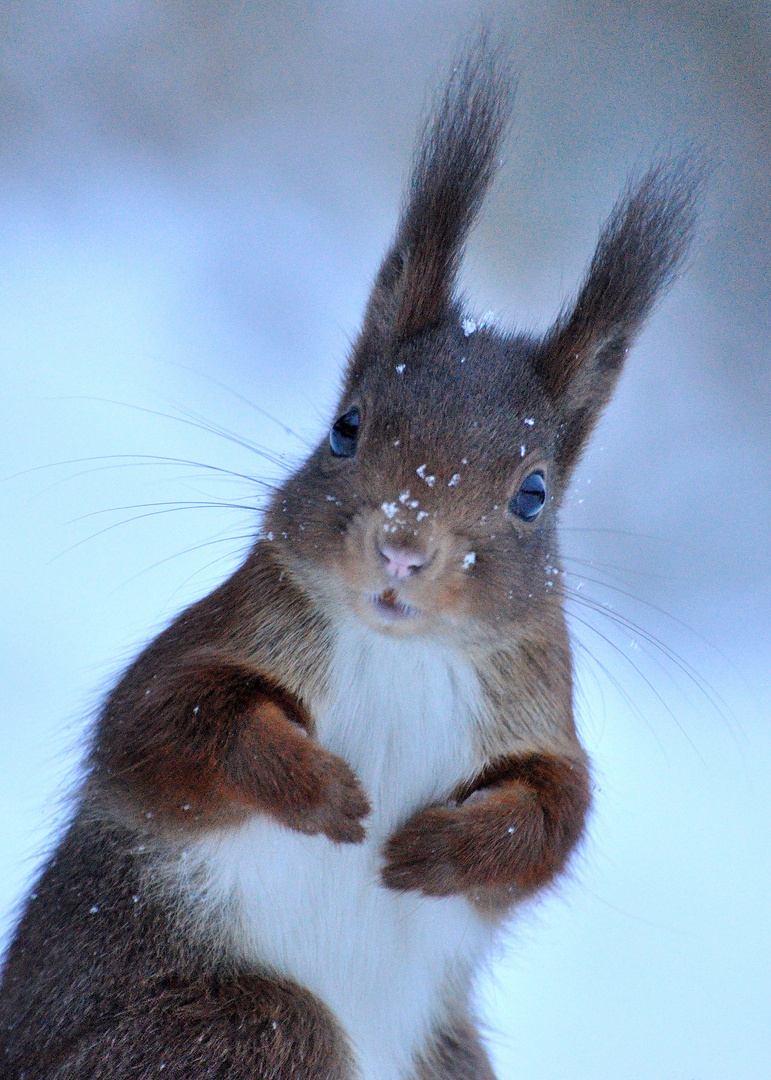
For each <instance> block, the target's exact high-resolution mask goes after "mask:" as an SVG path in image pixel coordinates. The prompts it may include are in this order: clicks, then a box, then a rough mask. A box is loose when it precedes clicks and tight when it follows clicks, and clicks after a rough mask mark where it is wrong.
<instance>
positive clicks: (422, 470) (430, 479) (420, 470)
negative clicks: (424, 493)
mask: <svg viewBox="0 0 771 1080" xmlns="http://www.w3.org/2000/svg"><path fill="white" fill-rule="evenodd" d="M427 468H428V465H425V464H424V465H419V466H418V467H417V469H416V470H415V472H416V473H417V474H418V476H419V477H420V479H421V480H424V481H425V482H426V483H427V484H428V486H429V487H433V486H434V484H435V483H436V477H435V476H426V469H427Z"/></svg>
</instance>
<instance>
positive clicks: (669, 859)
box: [0, 0, 771, 1080]
mask: <svg viewBox="0 0 771 1080" xmlns="http://www.w3.org/2000/svg"><path fill="white" fill-rule="evenodd" d="M480 10H482V11H485V12H487V13H493V14H495V15H496V16H497V18H498V19H499V24H501V25H503V26H505V27H508V29H509V30H510V31H511V33H512V37H513V40H514V41H515V43H516V53H517V57H518V66H519V68H520V70H521V82H520V96H519V105H518V111H517V116H516V121H515V127H514V135H513V138H512V140H511V142H510V143H509V146H508V148H507V160H506V162H505V164H504V168H503V171H502V174H501V178H500V180H499V182H498V184H497V186H496V188H495V191H494V193H493V196H492V198H491V200H490V202H489V205H488V207H487V211H486V214H485V216H484V219H483V221H482V222H481V224H480V227H479V229H478V230H477V232H476V233H475V236H474V239H473V242H472V244H471V250H470V258H469V260H468V263H467V267H466V271H465V276H464V285H465V287H466V289H467V291H468V293H469V295H470V297H471V299H472V303H473V304H474V305H475V306H476V308H477V310H480V311H482V310H485V309H487V308H493V309H496V310H498V311H500V312H501V313H502V314H503V316H504V319H506V320H508V321H510V322H512V321H515V320H516V321H518V322H519V324H520V325H523V324H524V325H525V326H529V327H544V326H546V325H547V323H548V321H549V319H551V318H552V317H553V316H554V314H555V313H556V311H557V309H558V308H559V306H560V304H561V303H562V301H563V300H564V299H565V298H566V296H567V295H568V294H569V293H570V290H571V289H572V288H573V287H574V286H575V283H576V281H577V278H578V276H579V275H580V272H581V269H582V267H583V266H584V265H585V263H586V261H587V259H588V258H589V256H590V254H591V251H592V245H593V243H594V240H595V238H596V233H597V228H598V225H599V222H600V221H601V219H602V217H603V216H604V215H605V214H607V212H608V211H609V209H610V207H611V205H612V203H613V200H614V198H615V196H616V194H617V192H618V191H619V189H620V188H621V187H622V186H623V183H624V178H625V177H626V175H627V173H628V172H629V170H630V169H632V168H634V167H635V166H637V165H639V164H641V163H644V162H645V161H646V160H648V159H649V157H650V156H651V155H653V154H654V153H656V152H657V151H658V150H660V149H661V148H666V147H667V146H670V145H680V144H681V143H682V142H683V141H685V140H688V139H690V138H696V139H698V140H701V141H702V142H705V143H706V144H707V145H708V146H709V148H710V152H711V154H712V156H713V158H715V159H716V161H717V163H718V170H717V172H716V174H715V178H714V180H713V185H712V189H711V192H710V195H709V199H708V203H707V206H706V208H705V214H704V218H703V223H702V228H701V234H700V240H699V243H698V246H697V249H696V251H695V254H694V258H693V263H692V267H691V269H690V272H689V274H688V276H687V277H686V278H685V279H684V280H683V281H682V283H680V284H679V285H678V286H677V288H676V289H675V291H674V292H673V293H672V294H671V296H670V297H669V298H668V299H667V300H666V302H665V303H664V305H662V307H661V308H660V309H659V311H658V312H657V314H656V316H655V317H654V319H652V320H651V322H650V324H649V327H648V329H647V331H646V333H645V335H644V336H643V338H642V339H641V340H640V342H639V345H638V347H637V348H636V350H635V351H634V353H633V354H632V357H631V359H630V365H629V369H628V372H627V374H626V375H625V377H624V380H623V383H622V385H621V387H620V390H619V393H618V395H617V397H616V399H615V401H614V403H613V405H612V406H611V408H610V409H609V411H608V413H607V415H606V417H605V419H604V421H603V423H602V425H601V428H600V430H599V431H598V432H597V436H596V438H595V440H594V442H593V445H592V447H591V449H590V452H589V453H588V454H587V457H586V459H585V462H584V464H583V466H582V468H581V472H580V476H579V477H578V479H577V483H576V485H575V488H574V494H573V497H572V499H571V502H570V505H569V507H568V508H567V513H566V519H565V525H566V531H565V547H566V551H567V552H568V554H569V555H570V556H571V557H572V558H575V559H581V560H586V562H582V563H578V562H571V563H569V564H568V566H569V567H570V568H571V569H573V570H576V571H580V573H579V575H578V576H577V577H576V578H574V579H573V585H574V586H577V585H578V584H579V583H580V582H581V581H582V580H583V585H582V589H581V591H582V592H583V594H584V595H586V596H588V597H590V598H591V599H592V601H594V602H597V603H599V604H600V605H603V604H609V605H611V609H610V610H609V612H608V614H607V615H606V616H605V617H601V616H595V615H591V614H587V611H586V609H585V608H583V607H576V608H575V614H576V616H577V620H584V619H588V620H589V621H591V623H592V625H593V626H594V627H595V629H590V628H588V627H586V626H585V625H583V623H581V622H579V621H576V622H575V628H576V631H577V637H578V639H579V641H580V643H581V645H580V646H579V667H580V672H581V691H580V694H579V702H578V704H579V708H580V714H581V724H582V730H583V734H584V739H585V741H586V744H587V746H588V748H589V750H590V752H591V754H592V756H593V759H594V761H595V768H596V780H597V793H596V811H595V815H594V820H593V822H592V826H591V832H590V838H589V841H588V843H587V845H586V848H585V850H584V852H583V854H582V856H581V857H580V858H579V859H578V860H577V861H576V863H575V867H574V873H573V876H572V879H571V880H570V881H568V882H566V883H563V884H562V885H561V886H560V888H559V889H558V890H557V891H556V892H555V893H554V894H553V895H551V896H548V897H546V898H545V899H544V900H543V901H542V902H541V903H539V904H538V905H536V906H535V907H534V909H533V910H532V911H531V912H528V913H527V914H526V915H525V917H524V918H523V919H521V920H520V922H519V923H518V925H517V926H516V927H515V928H514V932H513V933H512V935H511V936H510V937H509V938H508V939H507V941H506V943H505V945H504V947H503V948H502V950H501V955H500V957H498V958H497V959H496V962H495V963H494V965H493V968H492V971H491V973H490V974H489V976H487V977H486V978H485V979H484V980H483V981H482V985H481V987H480V998H481V1007H482V1010H483V1012H484V1015H485V1017H486V1020H487V1022H488V1024H489V1027H490V1033H491V1035H490V1041H491V1046H492V1047H493V1052H494V1056H495V1059H496V1062H497V1064H498V1068H499V1071H500V1075H501V1078H502V1080H507V1078H511V1080H518V1078H523V1080H524V1078H527V1080H568V1078H569V1080H606V1078H607V1080H670V1078H672V1080H760V1078H766V1077H768V1076H769V1075H770V1074H771V1069H770V1065H771V1036H769V1029H770V1026H771V1025H770V1021H771V1017H770V1016H769V1011H770V1007H769V970H770V969H771V936H770V930H769V926H770V922H771V919H770V910H769V909H770V904H769V890H770V889H771V870H770V869H769V858H770V855H771V835H770V834H771V779H770V778H771V725H770V724H769V704H771V701H770V699H771V694H770V693H769V689H768V667H769V664H768V660H769V615H768V612H769V598H770V597H769V592H770V591H771V590H770V589H769V543H768V535H769V481H770V480H771V469H770V468H769V465H770V461H769V458H770V454H769V421H768V416H769V406H770V405H771V391H770V390H769V374H770V373H771V347H770V346H769V339H770V337H771V335H770V334H769V331H770V330H771V326H770V325H769V323H770V322H771V306H770V304H769V281H770V278H769V250H770V245H769V238H770V233H771V93H769V91H770V90H771V87H770V86H769V60H768V57H769V55H771V19H770V18H769V14H768V8H767V6H766V5H765V4H762V3H760V2H758V3H751V2H749V0H747V2H739V3H736V2H734V3H718V2H715V0H707V2H704V0H693V2H681V0H671V2H666V0H643V2H639V3H635V4H627V3H621V2H611V0H607V2H600V0H586V2H583V3H575V2H573V3H562V2H559V0H547V2H545V3H540V4H536V3H529V2H523V3H520V4H503V3H500V4H495V3H491V4H486V5H482V6H481V7H480V5H478V4H472V3H464V2H460V0H447V2H445V3H442V4H428V3H417V2H411V0H404V2H402V3H393V4H390V5H387V4H374V3H369V2H362V3H356V4H354V3H348V4H346V3H342V2H340V3H331V2H330V3H324V4H313V3H297V2H290V3H281V4H278V3H264V4H244V3H233V4H228V3H189V2H187V3H183V2H182V0H179V2H172V0H154V2H153V0H146V2H139V0H138V2H135V3H131V2H128V0H124V2H116V3H105V2H104V0H101V2H100V3H97V2H93V3H86V2H82V3H75V2H71V3H64V4H62V3H46V2H43V0H27V2H25V3H13V2H6V3H5V4H3V6H2V12H1V13H0V20H1V23H2V24H1V25H0V42H2V50H3V57H2V68H0V139H1V141H0V153H1V154H2V165H1V167H0V203H1V205H0V356H1V357H2V366H1V368H0V410H2V412H1V413H0V417H1V419H0V446H1V449H0V461H2V466H1V467H0V475H2V476H4V477H11V479H5V480H4V481H3V482H2V483H0V502H1V505H0V534H1V535H0V550H1V551H2V563H1V564H0V579H1V581H2V586H1V587H2V593H1V595H2V618H1V619H0V634H2V644H3V647H2V653H1V654H0V662H1V663H2V687H3V693H2V710H1V712H0V776H1V777H2V782H1V783H0V822H1V828H2V845H0V911H2V912H3V913H6V914H5V920H6V921H5V923H4V925H5V926H6V927H7V926H8V921H7V920H8V918H9V917H10V916H9V915H8V914H7V913H9V912H10V911H11V909H12V906H13V904H14V903H15V901H16V899H17V898H18V896H19V895H20V893H21V891H22V890H23V888H24V886H25V883H26V882H27V881H28V880H29V876H30V874H31V873H32V871H33V868H34V867H35V865H36V863H37V861H38V859H39V856H40V853H41V851H43V850H44V847H45V843H46V838H48V837H50V836H51V834H52V832H53V831H55V829H56V827H57V826H58V825H59V823H60V822H61V820H62V815H63V810H62V799H63V796H64V794H65V793H66V790H67V784H68V782H69V781H71V778H72V777H73V775H74V766H75V763H76V761H77V757H78V744H79V738H80V735H81V733H82V731H83V727H84V718H85V717H87V716H88V715H89V713H90V712H91V711H92V710H93V709H94V708H95V707H96V705H97V704H98V702H99V699H100V695H101V694H102V693H103V692H104V690H105V688H106V687H108V686H109V685H110V682H111V680H112V679H113V678H114V677H115V675H116V673H117V672H118V671H119V670H120V668H121V666H122V665H123V664H124V663H125V662H126V661H127V660H128V658H129V657H130V656H131V655H132V654H133V653H134V652H135V650H136V649H137V648H139V647H140V646H141V644H142V643H143V642H144V641H146V640H147V639H148V637H150V636H151V635H152V634H153V633H154V632H155V631H156V630H157V628H158V627H160V626H162V625H163V624H164V622H165V621H166V620H167V619H168V618H170V617H171V615H172V614H173V613H174V612H175V611H177V610H178V609H179V608H180V607H181V606H182V605H183V604H184V603H186V602H188V601H190V600H192V599H194V598H195V597H197V596H199V595H201V594H202V593H204V592H205V591H206V590H208V589H209V588H210V587H211V586H212V585H213V584H215V583H216V582H217V581H219V580H220V579H221V578H222V576H223V575H225V574H226V573H227V572H228V570H230V569H232V568H233V567H235V566H236V565H237V562H238V558H239V554H240V553H241V552H242V551H243V550H244V547H245V545H246V542H247V541H246V539H245V537H246V536H247V535H248V534H249V532H250V531H251V530H252V529H253V528H254V525H255V518H254V514H253V513H252V512H250V511H249V510H248V509H247V510H243V509H237V508H232V507H231V508H228V506H216V505H215V506H206V507H199V508H193V507H189V508H187V509H181V510H178V511H176V510H175V511H173V512H169V513H160V514H157V515H155V514H153V516H145V515H147V514H152V512H153V510H155V509H157V510H165V509H166V507H165V506H158V507H151V506H145V505H144V504H151V503H180V502H185V501H187V502H188V503H201V502H207V503H208V502H213V503H232V504H238V505H239V506H247V507H248V506H252V505H256V504H257V502H258V500H257V498H256V495H255V487H254V485H252V484H251V483H249V482H248V481H246V480H238V479H235V478H231V479H227V478H223V477H220V476H218V475H216V474H213V473H211V474H209V475H208V476H207V475H206V473H205V470H204V469H203V468H199V467H197V466H194V465H190V466H185V465H164V464H158V463H156V464H152V463H150V462H148V461H146V460H144V459H142V457H141V455H165V456H167V457H173V458H177V459H185V460H188V461H191V462H201V463H206V464H209V465H216V466H220V467H222V468H226V469H232V470H234V471H236V472H241V473H245V474H248V475H250V476H254V477H265V476H270V475H276V466H275V465H274V464H272V463H271V462H270V461H266V460H265V459H263V458H260V457H259V456H256V455H255V454H254V453H252V452H250V451H248V450H246V449H244V448H243V447H241V446H239V445H236V444H235V443H233V442H229V441H226V440H225V439H223V438H222V437H219V436H216V435H214V434H212V433H210V432H207V431H205V430H203V429H202V428H200V427H196V426H190V425H189V424H186V423H183V422H180V421H179V419H173V417H177V418H179V417H183V416H186V417H187V418H188V419H190V418H193V419H194V420H195V421H196V422H197V419H198V418H205V422H206V423H208V424H212V425H219V426H220V427H225V428H227V429H228V430H229V431H232V432H234V433H237V434H238V436H240V437H242V438H244V439H248V440H252V441H254V442H256V443H259V444H261V445H264V446H266V447H269V448H271V450H272V451H275V452H278V453H281V454H284V455H286V459H287V461H288V462H290V463H291V461H294V460H297V458H298V455H299V454H301V453H302V446H301V444H299V443H298V442H297V441H296V440H294V439H292V438H291V437H289V436H287V435H286V434H285V433H284V432H283V430H282V429H281V427H280V426H277V425H275V424H272V423H270V422H269V421H267V420H265V418H264V417H263V416H262V415H260V414H259V413H258V412H256V411H255V410H254V409H252V408H251V407H250V406H249V405H248V404H247V403H246V402H245V401H244V400H243V398H248V399H250V400H251V401H253V402H255V403H257V404H259V405H261V406H263V407H264V408H266V409H268V410H269V411H271V412H272V413H273V414H274V415H276V416H277V417H280V418H282V419H283V420H284V421H285V422H286V423H287V424H288V425H289V426H290V427H292V428H294V429H295V430H296V431H298V432H299V433H300V435H301V436H303V437H304V438H310V439H314V438H316V437H317V436H318V435H319V434H320V433H321V432H322V431H323V429H324V426H325V424H326V422H327V420H328V417H329V410H330V409H331V406H332V402H333V400H334V396H335V389H336V385H337V379H338V372H339V368H340V364H341V362H342V360H343V358H344V356H345V353H346V349H347V345H348V342H349V341H350V340H351V338H352V337H353V335H354V334H355V332H356V328H357V325H358V319H359V317H360V313H361V310H362V306H363V304H364V301H365V298H366V294H367V290H368V286H369V282H370V281H371V278H372V275H373V273H374V271H375V269H376V266H377V262H378V259H379V258H380V256H381V254H382V252H383V249H384V247H385V244H386V243H387V240H388V238H389V234H390V231H391V229H392V227H393V223H394V220H395V214H396V209H397V206H398V201H399V195H400V186H401V183H402V179H403V176H404V173H405V169H406V166H407V162H408V160H409V153H410V149H411V144H412V139H413V135H414V131H415V128H416V124H417V119H418V116H419V115H420V113H421V110H422V107H423V104H424V102H425V100H426V93H427V87H429V86H434V87H436V86H437V85H439V84H440V83H441V80H442V78H443V73H444V71H445V70H446V68H447V65H448V64H449V62H450V59H451V57H452V55H453V53H454V51H455V48H456V45H457V43H458V41H459V40H460V39H461V38H462V36H463V35H464V33H465V32H466V30H467V29H468V28H469V27H470V26H471V25H472V23H473V22H474V20H475V19H476V17H477V15H478V14H479V12H480ZM210 380H216V381H217V382H219V383H222V384H224V385H225V386H226V387H228V388H230V389H229V390H228V389H225V388H223V387H222V386H218V385H215V384H214V383H213V382H212V381H210ZM237 395H241V396H242V397H241V398H239V397H238V396H237ZM143 410H151V411H150V412H148V411H143ZM153 410H154V411H155V412H153ZM155 413H164V414H167V415H166V416H159V415H156V414H155ZM109 455H129V457H128V458H122V459H117V458H115V459H111V460H100V461H92V462H82V463H79V464H78V463H76V462H75V459H81V458H90V457H93V456H99V457H100V458H104V457H106V456H109ZM132 455H133V457H132ZM66 462H71V463H70V464H62V463H66ZM38 468H39V469H40V471H33V472H27V471H26V470H31V469H32V470H34V469H38ZM19 474H21V475H19ZM138 504H139V508H138V509H135V510H123V509H113V508H121V507H130V506H137V505H138ZM89 515H92V516H89ZM132 517H133V518H136V520H134V521H132V522H131V523H129V524H125V525H123V524H122V525H117V523H118V522H122V521H124V520H126V519H129V518H132ZM77 519H79V520H77ZM113 525H116V527H114V528H113V527H112V526H113ZM102 530H107V531H102ZM94 534H97V535H94ZM211 541H217V542H216V543H211ZM189 549H193V550H189ZM599 582H604V583H605V585H602V584H599ZM614 590H623V591H622V592H619V591H614ZM626 592H628V593H631V594H632V595H633V597H636V599H633V598H630V597H628V596H626V595H624V593H626ZM645 602H647V603H649V604H652V605H654V606H655V608H662V609H666V610H667V611H668V612H670V613H671V615H672V616H674V618H668V617H665V616H664V615H662V614H661V613H659V612H658V611H656V610H654V608H651V607H646V603H645ZM619 616H620V617H622V618H628V619H631V620H632V621H633V622H634V623H636V624H638V625H639V626H640V627H641V628H642V630H641V632H637V631H631V630H629V629H627V628H622V627H621V626H620V625H619V623H618V621H616V620H617V619H618V617H619ZM678 620H679V621H678ZM598 633H601V634H603V635H605V636H606V637H607V639H608V640H607V641H605V640H603V638H601V637H600V636H598ZM650 635H652V636H654V637H656V638H657V639H659V640H660V641H661V642H663V647H662V648H661V649H651V648H650V647H649V644H648V641H647V638H648V637H649V636H650ZM587 650H588V652H590V653H591V654H592V657H591V658H590V657H589V655H588V653H587ZM636 669H637V670H636ZM694 672H695V674H693V673H694Z"/></svg>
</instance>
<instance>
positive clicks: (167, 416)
mask: <svg viewBox="0 0 771 1080" xmlns="http://www.w3.org/2000/svg"><path fill="white" fill-rule="evenodd" d="M57 400H59V401H99V402H101V403H102V404H107V405H116V406H118V407H119V408H122V409H131V410H132V411H134V412H140V413H143V414H144V415H146V416H157V417H160V418H161V419H163V420H173V421H175V422H176V423H178V424H185V425H186V426H187V427H191V428H195V429H197V430H199V431H205V432H207V433H208V434H210V435H217V436H219V437H220V438H222V439H225V440H226V441H227V442H231V443H233V444H234V445H236V446H240V447H241V448H242V449H244V450H248V451H249V452H250V453H252V454H256V455H257V456H258V457H262V458H264V459H265V460H266V461H270V462H271V464H273V465H279V466H280V467H281V468H282V469H283V470H286V469H287V467H288V466H287V461H286V460H285V459H284V458H283V457H281V456H280V455H276V454H273V453H272V452H271V451H269V450H267V449H265V448H263V447H260V446H258V445H257V444H255V443H251V442H249V441H248V440H247V439H243V438H241V437H240V436H238V435H236V434H234V433H233V432H230V431H228V430H227V429H226V428H222V427H219V426H218V425H215V424H211V423H209V422H208V421H204V420H201V419H197V418H196V417H195V416H194V415H186V414H185V413H184V411H183V410H181V409H180V410H178V412H179V415H177V414H175V413H165V412H161V410H160V409H149V408H147V407H146V406H144V405H132V404H131V403H130V402H127V401H116V400H114V399H113V398H102V397H93V396H89V395H75V396H71V397H65V398H58V399H57Z"/></svg>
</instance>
